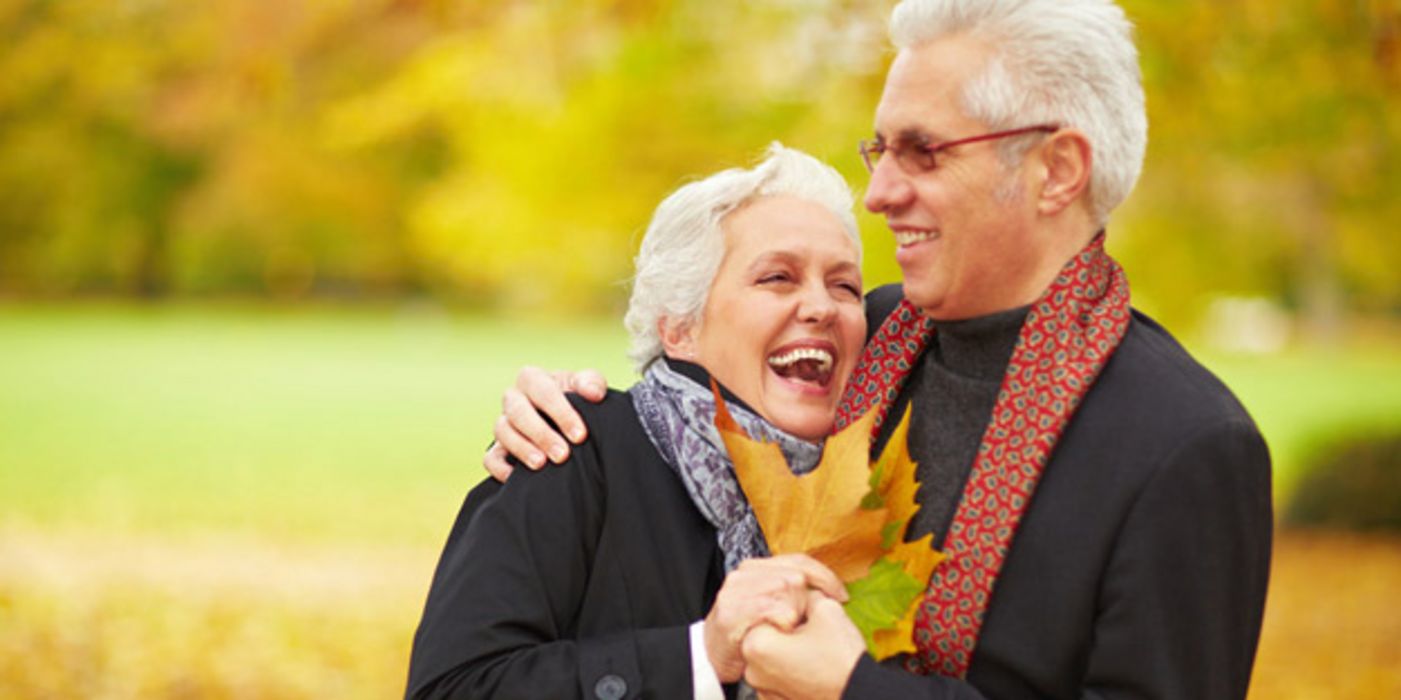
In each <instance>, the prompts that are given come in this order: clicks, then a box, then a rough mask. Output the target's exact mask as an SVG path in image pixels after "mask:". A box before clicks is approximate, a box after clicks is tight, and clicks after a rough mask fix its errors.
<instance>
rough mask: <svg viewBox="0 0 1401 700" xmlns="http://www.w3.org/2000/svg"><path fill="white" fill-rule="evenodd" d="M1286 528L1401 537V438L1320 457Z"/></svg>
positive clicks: (1363, 441) (1355, 443)
mask: <svg viewBox="0 0 1401 700" xmlns="http://www.w3.org/2000/svg"><path fill="white" fill-rule="evenodd" d="M1284 522H1285V523H1286V524H1288V525H1296V526H1305V527H1327V528H1339V529H1349V530H1392V531H1397V532H1401V434H1393V435H1385V436H1369V437H1361V438H1355V439H1352V440H1349V441H1346V442H1340V443H1337V444H1335V446H1333V447H1332V448H1329V449H1326V450H1323V451H1321V452H1320V453H1319V454H1318V455H1317V457H1316V458H1315V459H1313V460H1312V461H1311V463H1310V464H1308V465H1307V466H1306V467H1305V469H1304V472H1303V477H1302V478H1301V479H1300V481H1299V484H1298V486H1297V488H1296V489H1295V490H1294V496H1293V498H1292V499H1291V500H1290V502H1289V507H1288V509H1287V510H1286V511H1285V515H1284Z"/></svg>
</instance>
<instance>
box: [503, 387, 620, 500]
mask: <svg viewBox="0 0 1401 700" xmlns="http://www.w3.org/2000/svg"><path fill="white" fill-rule="evenodd" d="M567 391H572V392H575V393H577V394H579V395H580V396H582V397H584V398H585V399H588V400H589V401H593V402H594V403H597V402H599V401H602V400H603V397H604V396H605V395H607V393H608V383H607V382H605V381H604V380H603V375H602V374H599V373H598V372H597V371H595V370H591V369H586V370H583V371H581V372H565V371H558V372H546V371H545V370H543V369H540V368H539V367H525V368H522V369H521V371H520V373H519V374H517V375H516V385H515V386H513V387H510V388H508V389H506V394H505V396H503V397H502V398H501V416H500V417H498V418H497V419H496V425H495V427H494V428H493V432H494V433H495V434H496V442H494V443H492V445H491V448H490V449H488V450H487V451H486V456H485V457H483V458H482V466H484V467H486V470H487V471H488V472H490V473H491V476H492V478H493V479H496V480H497V481H505V480H506V477H508V476H510V475H511V465H510V464H509V463H508V462H507V461H506V457H507V455H508V454H509V455H512V456H515V458H516V459H518V460H520V461H521V463H523V464H525V465H526V466H528V467H530V468H531V469H539V468H541V467H543V466H545V455H546V454H548V455H549V459H550V461H552V462H554V463H555V464H559V463H561V462H563V461H564V460H566V459H568V458H569V443H568V442H566V441H565V439H564V437H563V436H561V435H560V434H559V433H557V432H555V431H554V430H553V429H552V428H551V427H550V425H549V424H548V423H546V422H545V419H544V418H543V417H541V415H540V414H541V413H542V412H543V413H544V414H545V415H546V416H549V417H550V420H552V421H554V423H555V425H557V426H559V427H560V429H561V430H563V431H564V434H565V435H568V436H569V439H570V440H571V441H573V442H574V443H575V444H578V443H580V442H583V441H584V438H586V437H588V429H587V427H586V426H585V425H584V421H583V419H582V418H580V417H579V414H578V413H577V412H575V410H574V407H573V406H570V405H569V401H567V400H566V399H565V398H564V393H565V392H567Z"/></svg>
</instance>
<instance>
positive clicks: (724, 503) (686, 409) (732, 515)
mask: <svg viewBox="0 0 1401 700" xmlns="http://www.w3.org/2000/svg"><path fill="white" fill-rule="evenodd" d="M628 393H629V394H630V395H631V396H632V402H633V406H634V407H635V408H636V410H637V416H638V418H640V419H641V421H642V428H643V430H645V431H646V432H647V437H648V438H650V439H651V440H652V444H653V445H655V446H656V448H657V451H658V452H660V453H661V455H662V459H664V460H666V463H667V464H668V465H670V466H671V468H672V469H673V470H674V471H675V472H676V474H677V476H680V477H681V481H682V483H684V484H685V485H686V492H687V493H689V494H690V495H691V501H692V502H693V503H695V504H696V508H697V509H698V510H700V512H701V514H702V515H704V516H705V519H706V520H707V521H709V522H710V524H711V525H714V526H715V531H716V538H717V539H718V541H719V543H720V550H721V551H723V552H724V553H725V571H727V572H728V571H732V570H734V568H735V567H737V566H739V563H740V562H742V561H744V560H745V559H749V558H752V557H765V556H768V555H769V548H768V545H767V544H766V543H765V542H764V535H763V533H762V532H761V531H760V530H759V521H758V520H756V519H755V518H754V511H753V510H751V509H750V507H749V501H748V500H747V499H745V497H744V491H742V490H741V489H740V487H739V481H738V480H737V479H736V478H735V472H734V467H733V465H731V463H730V456H729V453H728V452H726V451H725V443H724V442H722V441H721V439H720V433H719V432H718V431H717V430H716V429H715V396H714V394H712V393H711V391H710V387H709V386H707V385H705V384H703V383H698V382H696V380H694V379H692V378H690V377H687V376H685V375H683V374H681V373H680V372H677V371H676V370H675V369H673V368H672V367H671V366H670V365H669V364H668V363H667V361H666V360H659V361H657V362H653V363H652V366H651V367H649V368H648V369H647V372H646V373H645V374H644V375H643V377H642V381H640V382H638V383H637V384H636V385H634V386H633V387H632V389H630V390H628ZM727 406H728V407H729V409H730V414H731V415H733V416H734V418H735V420H736V421H737V422H738V423H739V424H740V425H741V426H743V427H744V429H745V431H747V432H748V433H749V434H750V435H751V436H753V437H754V438H755V439H757V440H763V441H765V442H774V443H777V444H778V447H779V449H780V450H782V452H783V456H784V457H785V458H787V460H788V468H789V469H792V470H793V473H794V474H804V473H807V472H809V471H812V469H813V468H814V467H816V466H817V461H818V459H820V458H821V456H822V445H821V443H812V442H807V441H806V440H803V439H801V438H797V437H794V436H792V435H789V434H788V433H785V432H783V431H782V430H779V429H778V428H775V427H774V426H772V425H770V424H769V423H768V422H767V421H765V420H764V419H763V418H760V417H759V416H758V415H757V414H755V413H754V412H753V411H751V410H749V409H748V408H747V407H745V406H743V405H741V404H738V403H736V402H734V401H729V402H727Z"/></svg>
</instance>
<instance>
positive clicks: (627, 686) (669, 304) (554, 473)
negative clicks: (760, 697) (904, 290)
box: [408, 145, 866, 699]
mask: <svg viewBox="0 0 1401 700" xmlns="http://www.w3.org/2000/svg"><path fill="white" fill-rule="evenodd" d="M851 206H852V197H851V193H850V191H849V190H848V189H847V186H846V183H845V182H844V181H843V180H842V178H841V177H840V176H839V175H838V174H837V173H836V172H835V171H834V170H832V169H831V168H829V167H827V166H825V165H823V164H821V163H819V162H818V161H816V160H814V159H813V158H811V157H810V156H807V155H804V154H802V153H799V152H797V151H793V150H789V149H786V148H783V147H781V146H778V145H775V146H773V147H772V148H771V149H770V152H769V155H768V158H767V159H766V160H765V161H764V162H762V163H761V164H759V165H758V166H757V167H755V168H753V169H751V170H738V169H736V170H727V171H724V172H721V173H718V174H716V175H713V176H711V177H709V178H707V179H704V180H701V181H699V182H695V183H692V184H689V185H686V186H684V187H682V188H680V189H679V190H677V191H676V192H675V193H673V194H672V195H671V196H670V197H668V198H667V199H666V200H665V201H663V202H662V204H661V205H660V206H659V207H658V208H657V211H656V214H655V215H654V217H653V220H652V223H651V226H650V227H649V228H648V230H647V234H646V237H645V239H644V240H643V242H642V248H641V251H640V253H639V254H638V257H637V275H636V281H635V284H634V287H633V291H632V299H631V302H630V305H629V309H628V313H627V317H626V324H627V328H628V330H629V332H630V333H631V335H632V339H633V346H632V351H631V355H632V357H633V359H634V361H635V362H636V365H637V367H638V368H639V370H640V371H641V372H642V373H643V378H642V380H641V382H639V383H638V384H637V385H636V386H634V387H633V388H632V389H631V390H629V391H627V392H625V393H623V392H616V391H614V392H610V393H609V395H608V396H607V398H606V399H605V400H604V401H603V402H602V403H599V404H590V403H587V402H582V401H580V402H575V406H576V408H577V410H578V411H579V412H580V413H581V414H582V416H583V417H584V419H585V421H586V423H587V424H588V427H589V435H590V438H589V439H588V441H587V442H585V443H584V444H583V445H580V446H579V447H577V448H576V449H575V450H574V451H573V454H572V456H571V457H570V460H569V461H570V462H571V463H572V464H568V465H566V468H563V469H548V470H544V471H539V472H532V471H528V470H518V471H517V472H516V474H515V476H513V477H512V478H511V479H510V480H509V481H507V482H506V483H505V484H504V485H501V484H497V483H496V482H488V483H485V484H483V485H481V486H479V487H477V488H476V489H474V490H473V492H472V493H471V494H469V495H468V497H467V501H466V503H465V504H464V505H463V508H462V512H461V514H459V516H458V519H457V522H456V524H455V525H454V527H453V530H452V533H451V535H450V536H449V538H448V542H447V545H446V548H445V550H444V552H443V555H442V559H441V561H440V562H439V564H438V570H437V573H436V574H435V576H434V580H433V585H432V589H431V590H430V592H429V595H428V602H427V606H426V608H425V610H424V613H423V620H422V622H421V624H420V626H419V629H418V633H417V635H416V636H415V639H414V649H413V659H412V662H411V666H410V672H409V686H408V695H409V696H410V697H415V698H420V697H422V698H428V697H433V698H437V697H464V698H465V697H473V698H477V697H493V698H531V699H538V698H572V697H596V698H622V697H636V696H638V695H641V696H644V697H660V698H675V697H690V696H692V694H693V693H697V694H702V693H708V692H709V693H718V692H719V690H720V689H719V687H718V685H719V684H718V683H716V680H717V679H718V680H720V681H723V682H733V681H737V680H738V679H739V678H740V676H741V674H742V672H743V668H744V666H743V660H742V657H741V655H740V653H739V644H740V641H741V639H742V638H743V636H744V634H745V632H746V631H747V630H748V629H749V628H751V627H753V626H754V625H756V624H760V623H769V624H774V625H776V626H779V627H786V628H791V627H792V626H793V625H795V624H797V623H798V622H799V618H800V616H801V615H802V610H803V608H804V606H805V605H807V604H808V603H807V602H806V601H808V600H809V596H810V594H809V593H808V591H809V589H810V588H814V589H817V590H820V591H823V592H824V593H825V594H827V595H829V596H831V597H833V598H841V597H843V596H844V595H845V593H844V591H843V590H842V586H841V583H840V582H839V581H837V579H836V578H835V577H834V576H833V575H832V574H831V572H829V571H827V570H826V569H825V568H823V567H822V566H821V565H820V564H817V563H816V562H815V561H813V560H811V559H807V558H805V557H776V558H769V559H755V557H761V556H763V555H765V554H767V550H766V547H765V544H764V540H763V537H762V535H761V533H760V532H759V528H758V525H757V523H756V522H755V519H754V516H753V513H752V511H750V509H749V507H748V505H747V503H746V502H745V500H744V495H743V493H742V491H741V490H740V489H739V486H738V484H737V483H736V481H735V477H734V474H733V471H732V468H731V465H730V462H729V459H728V457H727V455H726V452H725V449H724V446H723V444H722V443H721V441H720V438H719V436H718V434H717V432H716V430H715V428H714V423H713V421H714V416H715V399H714V397H713V393H712V391H711V389H710V380H711V378H712V377H713V378H714V379H715V380H716V381H717V382H718V383H719V385H720V386H721V390H722V394H723V396H724V398H725V401H726V403H727V404H728V405H729V407H730V411H731V412H732V413H733V414H734V416H735V418H736V419H737V420H738V422H739V423H740V424H741V425H742V426H743V427H744V428H745V429H746V430H747V431H748V432H749V433H750V434H751V435H754V436H757V437H760V438H762V439H765V440H768V441H771V442H776V443H778V444H779V445H780V447H781V448H782V450H783V452H784V454H785V455H786V456H787V458H788V460H789V463H790V465H792V466H793V468H794V469H795V470H807V469H811V468H812V467H813V466H814V465H815V464H816V462H817V459H818V456H819V453H820V452H821V445H820V441H821V440H822V438H823V437H825V436H826V435H828V434H829V433H830V432H831V429H832V423H833V417H834V414H835V410H836V406H837V401H838V398H839V397H840V395H841V390H842V387H843V385H844V383H845V381H846V379H847V376H848V375H849V374H850V372H851V370H852V368H853V366H854V365H855V363H856V360H857V357H858V355H859V354H860V352H861V347H862V343H863V342H864V340H865V332H866V320H865V316H864V311H863V306H862V297H861V293H862V287H861V273H860V239H859V238H858V236H857V232H856V222H855V219H854V217H853V216H852V213H851ZM742 562H743V565H741V563H742Z"/></svg>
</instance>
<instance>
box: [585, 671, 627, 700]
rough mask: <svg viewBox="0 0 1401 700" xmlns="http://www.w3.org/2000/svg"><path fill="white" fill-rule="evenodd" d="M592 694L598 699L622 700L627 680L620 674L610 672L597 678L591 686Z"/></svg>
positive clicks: (625, 693)
mask: <svg viewBox="0 0 1401 700" xmlns="http://www.w3.org/2000/svg"><path fill="white" fill-rule="evenodd" d="M593 694H594V697H596V698H598V700H623V696H625V695H627V694H628V682H627V681H625V680H623V678H622V676H616V675H613V674H611V673H610V674H608V675H606V676H604V677H602V678H600V679H598V682H597V683H595V684H594V686H593Z"/></svg>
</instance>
